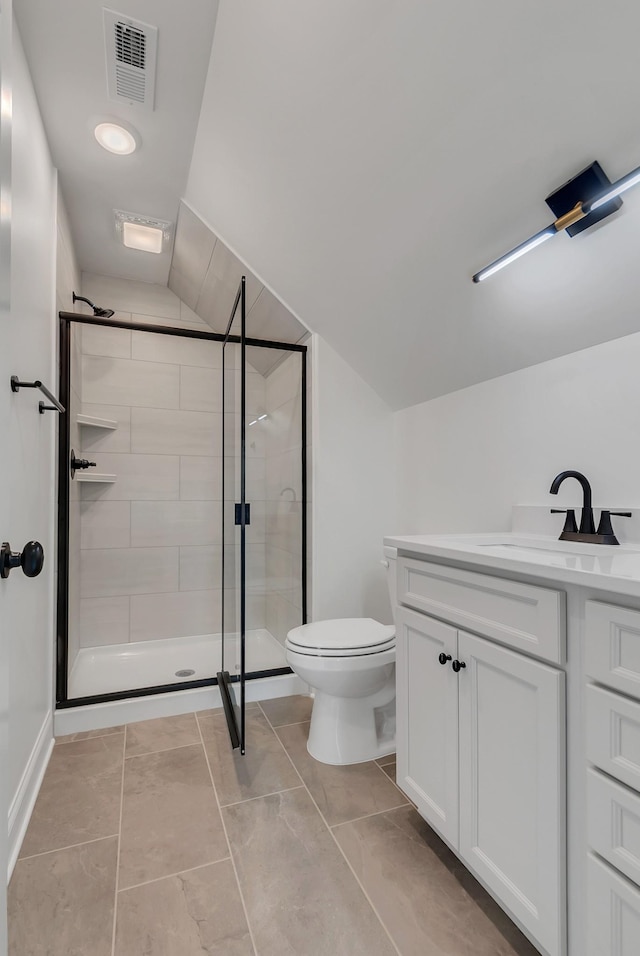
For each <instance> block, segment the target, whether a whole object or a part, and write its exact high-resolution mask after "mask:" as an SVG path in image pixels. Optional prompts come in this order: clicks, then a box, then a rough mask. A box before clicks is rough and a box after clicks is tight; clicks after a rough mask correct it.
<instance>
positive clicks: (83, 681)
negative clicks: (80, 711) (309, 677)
mask: <svg viewBox="0 0 640 956" xmlns="http://www.w3.org/2000/svg"><path fill="white" fill-rule="evenodd" d="M245 648H246V672H247V673H248V674H250V673H255V672H256V671H269V670H275V669H276V668H279V667H286V666H287V662H286V658H285V651H284V647H283V646H282V644H281V643H280V642H279V641H278V640H276V638H275V637H273V635H272V634H270V633H269V631H267V630H265V629H264V628H260V629H256V630H253V631H248V632H247V635H246V642H245ZM239 653H240V651H239V641H237V640H227V643H226V645H225V669H226V670H228V671H229V673H230V674H231V675H232V676H233V674H236V673H238V671H239V670H240V659H239ZM221 666H222V638H221V635H220V634H201V635H197V636H195V637H178V638H172V639H169V640H161V641H139V642H137V643H134V644H109V645H105V646H103V647H84V648H82V649H81V650H80V651H79V652H78V656H77V657H76V660H75V663H74V665H73V668H72V669H71V674H70V675H69V688H68V696H69V698H70V699H73V698H77V697H94V696H97V695H99V694H113V693H117V692H119V691H126V690H136V689H138V688H143V687H161V686H163V685H166V684H178V683H185V682H188V681H194V680H204V679H206V678H211V677H215V676H216V674H217V673H218V671H219V670H220V668H221ZM183 670H187V671H194V673H193V674H188V675H185V676H178V675H177V672H178V671H183Z"/></svg>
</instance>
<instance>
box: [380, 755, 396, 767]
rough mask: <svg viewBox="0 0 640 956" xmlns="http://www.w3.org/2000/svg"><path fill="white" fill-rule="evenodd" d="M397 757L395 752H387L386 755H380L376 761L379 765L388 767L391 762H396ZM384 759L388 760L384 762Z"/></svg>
mask: <svg viewBox="0 0 640 956" xmlns="http://www.w3.org/2000/svg"><path fill="white" fill-rule="evenodd" d="M396 759H397V758H396V755H395V753H392V754H387V756H386V757H378V759H377V760H376V761H375V763H377V764H378V766H379V767H388V766H389V764H392V763H395V762H396ZM383 760H386V761H387V762H386V763H382V761H383Z"/></svg>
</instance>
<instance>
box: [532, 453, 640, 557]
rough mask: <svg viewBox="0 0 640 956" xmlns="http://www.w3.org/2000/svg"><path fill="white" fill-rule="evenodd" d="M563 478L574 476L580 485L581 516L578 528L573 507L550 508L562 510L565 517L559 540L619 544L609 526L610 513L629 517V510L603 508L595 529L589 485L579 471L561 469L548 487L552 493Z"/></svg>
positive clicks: (555, 491) (556, 490) (553, 493)
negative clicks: (581, 497)
mask: <svg viewBox="0 0 640 956" xmlns="http://www.w3.org/2000/svg"><path fill="white" fill-rule="evenodd" d="M565 478H575V479H576V481H579V482H580V484H581V485H582V495H583V500H582V516H581V518H580V528H577V527H576V517H575V511H574V509H573V508H552V509H551V511H552V513H558V512H560V511H563V512H565V513H566V515H567V518H566V521H565V523H564V528H563V529H562V534H561V535H560V540H561V541H584V542H585V543H587V544H620V542H619V541H618V539H617V538H616V536H615V534H614V533H613V528H612V527H611V515H618V516H619V517H621V518H630V517H631V512H630V511H610V510H603V511H602V513H601V514H600V523H599V524H598V530H597V531H596V528H595V523H594V520H593V508H592V507H591V485H590V484H589V482H588V481H587V479H586V478H585V476H584V475H583V474H581V472H579V471H561V472H560V474H559V475H556V477H555V478H554V479H553V481H552V482H551V488H550V489H549V491H550V493H551V494H552V495H557V494H558V489H559V488H560V485H561V484H562V482H563V481H564V480H565Z"/></svg>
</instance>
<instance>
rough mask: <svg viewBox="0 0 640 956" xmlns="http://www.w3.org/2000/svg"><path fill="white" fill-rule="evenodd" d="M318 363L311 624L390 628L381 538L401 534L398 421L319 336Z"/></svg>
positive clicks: (314, 352) (315, 339)
mask: <svg viewBox="0 0 640 956" xmlns="http://www.w3.org/2000/svg"><path fill="white" fill-rule="evenodd" d="M312 356H313V375H312V389H313V402H314V407H313V416H312V418H313V422H312V428H313V442H312V444H313V466H312V474H313V479H312V481H313V488H312V508H313V529H312V540H313V545H312V548H313V556H312V562H313V595H312V613H311V619H312V620H321V619H322V618H331V617H361V616H363V615H364V616H368V617H373V618H377V619H378V620H380V621H382V622H383V623H389V622H390V621H391V609H390V605H389V599H388V596H387V585H386V577H385V573H384V569H383V567H382V565H381V564H380V560H381V558H382V538H383V536H384V535H385V534H389V533H392V532H390V529H391V528H394V527H396V526H397V522H396V520H395V515H394V505H393V467H392V445H393V416H392V412H391V410H390V409H389V408H388V407H387V405H386V404H385V403H384V402H383V401H382V399H380V398H379V397H378V395H376V393H375V392H374V391H373V389H371V388H370V387H369V386H368V385H367V384H366V383H365V382H364V381H363V380H362V379H361V378H360V376H359V375H357V374H356V373H355V372H354V371H353V369H352V368H351V367H350V366H349V365H347V363H346V362H345V361H344V360H343V359H342V358H340V356H339V355H338V354H337V353H336V352H335V351H334V350H333V349H332V348H331V346H330V345H328V344H327V342H325V341H324V340H323V339H321V338H320V337H319V336H317V335H314V336H313V341H312Z"/></svg>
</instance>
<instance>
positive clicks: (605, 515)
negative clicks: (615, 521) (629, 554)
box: [596, 509, 631, 544]
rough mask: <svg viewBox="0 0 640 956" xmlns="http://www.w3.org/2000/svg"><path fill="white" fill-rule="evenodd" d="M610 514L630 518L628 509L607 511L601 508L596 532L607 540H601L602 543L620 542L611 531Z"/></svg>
mask: <svg viewBox="0 0 640 956" xmlns="http://www.w3.org/2000/svg"><path fill="white" fill-rule="evenodd" d="M611 515H616V516H617V517H618V518H630V517H631V512H630V511H609V510H608V509H607V510H603V511H602V512H601V513H600V523H599V524H598V530H597V531H596V534H601V535H602V536H603V538H606V539H607V540H605V541H603V542H602V543H603V544H620V542H619V541H618V539H617V538H616V536H615V534H614V533H613V527H612V525H611Z"/></svg>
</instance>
